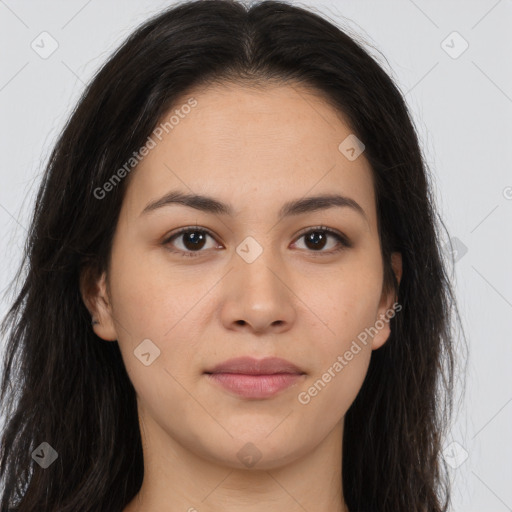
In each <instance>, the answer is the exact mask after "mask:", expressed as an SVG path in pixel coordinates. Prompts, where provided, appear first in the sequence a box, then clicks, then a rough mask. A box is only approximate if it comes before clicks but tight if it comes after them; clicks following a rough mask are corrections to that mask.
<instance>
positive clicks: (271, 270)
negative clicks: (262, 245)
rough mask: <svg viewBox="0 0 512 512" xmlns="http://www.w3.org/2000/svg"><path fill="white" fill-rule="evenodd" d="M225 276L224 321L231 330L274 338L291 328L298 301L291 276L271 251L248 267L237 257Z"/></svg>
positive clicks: (222, 315) (265, 252)
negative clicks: (271, 335) (277, 261)
mask: <svg viewBox="0 0 512 512" xmlns="http://www.w3.org/2000/svg"><path fill="white" fill-rule="evenodd" d="M233 265H234V266H233V268H232V270H231V272H229V275H228V276H226V284H225V287H224V291H223V293H224V296H223V305H222V311H221V319H222V323H223V324H224V326H225V327H226V328H227V329H229V330H241V331H243V330H248V331H251V332H253V333H258V334H262V333H266V332H270V333H273V334H276V333H280V332H284V331H286V330H288V329H290V328H291V326H292V325H293V322H294V321H295V316H296V308H295V306H294V303H295V302H296V301H297V297H296V295H295V294H294V292H293V283H291V280H292V279H291V277H290V274H289V273H286V272H285V271H284V270H283V268H282V266H279V265H278V264H277V263H276V259H275V258H272V256H271V254H270V251H268V252H267V251H263V253H262V254H261V255H260V256H259V257H258V258H257V259H256V260H255V261H253V262H251V263H248V262H247V261H245V260H244V259H243V258H241V257H239V256H238V255H235V256H234V258H233Z"/></svg>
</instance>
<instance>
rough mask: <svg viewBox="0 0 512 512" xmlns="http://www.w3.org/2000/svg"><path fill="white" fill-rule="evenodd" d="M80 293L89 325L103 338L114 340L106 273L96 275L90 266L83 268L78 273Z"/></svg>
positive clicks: (115, 338)
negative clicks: (89, 319)
mask: <svg viewBox="0 0 512 512" xmlns="http://www.w3.org/2000/svg"><path fill="white" fill-rule="evenodd" d="M80 293H81V295H82V300H83V301H84V304H85V306H86V308H87V310H88V311H89V313H90V315H91V326H92V329H93V331H94V332H95V334H96V335H97V336H99V337H100V338H102V339H104V340H107V341H116V340H117V332H116V329H115V325H114V320H113V315H112V305H111V302H110V298H109V295H108V290H107V283H106V273H105V272H103V273H102V274H101V276H100V277H97V275H94V273H93V271H92V269H91V268H87V269H84V270H83V272H82V273H81V275H80Z"/></svg>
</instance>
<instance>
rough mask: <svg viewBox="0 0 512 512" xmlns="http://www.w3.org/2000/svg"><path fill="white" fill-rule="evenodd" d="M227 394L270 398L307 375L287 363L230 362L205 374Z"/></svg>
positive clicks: (246, 359) (267, 360)
mask: <svg viewBox="0 0 512 512" xmlns="http://www.w3.org/2000/svg"><path fill="white" fill-rule="evenodd" d="M204 373H205V375H206V376H207V378H208V379H209V380H210V381H211V382H213V383H215V384H217V385H219V386H220V387H221V388H223V389H224V390H226V391H228V392H230V393H233V394H235V395H237V396H238V397H242V398H246V399H264V398H270V397H273V396H275V395H277V394H278V393H280V392H281V391H284V390H285V389H287V388H289V387H291V386H292V385H294V384H296V383H298V382H300V381H301V380H303V379H304V377H305V375H306V373H305V372H304V371H302V370H301V369H300V368H298V367H297V366H296V365H294V364H293V363H291V362H290V361H286V360H285V359H281V358H277V357H271V358H265V359H254V358H251V357H241V358H236V359H230V360H228V361H224V362H223V363H221V364H219V365H217V366H215V367H213V368H211V369H209V370H207V371H205V372H204Z"/></svg>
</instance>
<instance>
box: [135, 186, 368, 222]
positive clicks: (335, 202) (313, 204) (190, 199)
mask: <svg viewBox="0 0 512 512" xmlns="http://www.w3.org/2000/svg"><path fill="white" fill-rule="evenodd" d="M172 204H180V205H183V206H188V207H190V208H194V209H196V210H199V211H202V212H205V213H213V214H216V215H228V216H230V217H233V216H235V211H234V209H233V207H232V206H231V205H229V204H226V203H223V202H221V201H219V200H217V199H215V198H213V197H210V196H205V195H200V194H186V193H183V192H181V191H179V190H173V191H171V192H169V193H167V194H165V195H164V196H163V197H161V198H160V199H156V200H155V201H151V202H149V203H148V204H147V205H146V207H145V208H144V209H143V210H142V212H141V215H142V214H146V213H149V212H152V211H155V210H157V209H158V208H162V207H164V206H168V205H172ZM334 207H348V208H351V209H352V210H353V211H355V212H357V213H359V214H360V215H361V216H362V217H364V219H365V220H366V222H367V223H368V224H369V220H368V217H367V216H366V212H365V211H364V210H363V208H362V207H361V206H360V205H359V203H357V202H356V201H355V200H354V199H351V198H350V197H346V196H342V195H339V194H322V195H318V196H311V197H305V198H301V199H295V200H293V201H289V202H287V203H285V204H284V205H283V206H282V208H281V209H280V210H279V213H278V218H279V219H283V218H285V217H290V216H294V215H301V214H303V213H309V212H316V211H320V210H327V209H329V208H334Z"/></svg>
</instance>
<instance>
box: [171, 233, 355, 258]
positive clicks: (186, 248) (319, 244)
mask: <svg viewBox="0 0 512 512" xmlns="http://www.w3.org/2000/svg"><path fill="white" fill-rule="evenodd" d="M207 237H210V238H212V239H214V236H213V234H212V233H211V232H210V231H209V230H207V229H205V228H197V227H185V228H181V229H180V230H179V231H177V232H175V233H173V234H171V235H170V236H169V237H167V238H166V239H165V240H164V241H163V242H162V245H164V246H171V248H169V250H170V251H171V252H173V253H177V254H179V255H180V256H184V257H197V256H200V253H201V252H204V251H201V249H203V248H204V247H205V241H206V239H207ZM303 237H305V244H306V248H309V249H310V252H313V253H315V252H317V253H321V254H326V255H328V254H333V253H337V252H339V251H341V250H343V249H345V248H348V247H352V244H351V243H350V241H349V240H348V239H347V238H346V237H345V236H344V235H342V234H341V233H339V232H337V231H335V230H333V229H330V228H327V227H325V226H318V227H314V228H307V229H306V230H303V231H302V232H301V233H300V234H299V239H300V238H303ZM329 238H334V239H335V240H336V241H337V242H338V244H337V246H336V244H335V247H334V249H330V250H327V251H324V250H322V249H324V247H325V246H326V241H327V240H328V239H329ZM176 239H177V240H179V239H181V240H182V242H181V243H182V246H183V248H178V249H177V250H176V249H173V248H172V246H173V245H175V242H174V240H176Z"/></svg>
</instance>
